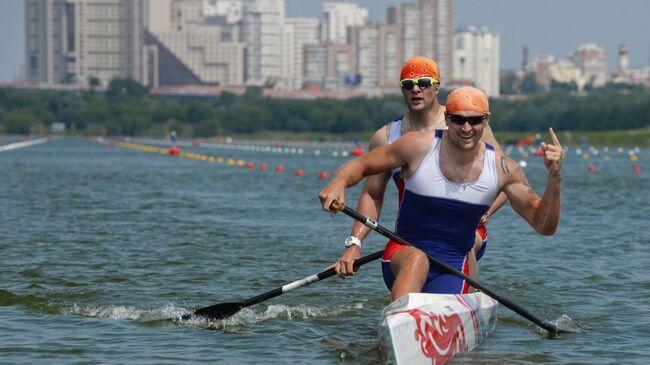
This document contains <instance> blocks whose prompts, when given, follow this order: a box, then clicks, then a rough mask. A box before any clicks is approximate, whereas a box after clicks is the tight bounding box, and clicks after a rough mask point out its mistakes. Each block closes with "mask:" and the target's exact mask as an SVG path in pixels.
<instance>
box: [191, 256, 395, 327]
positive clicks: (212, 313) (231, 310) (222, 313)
mask: <svg viewBox="0 0 650 365" xmlns="http://www.w3.org/2000/svg"><path fill="white" fill-rule="evenodd" d="M383 254H384V251H383V250H381V251H377V252H375V253H373V254H370V255H367V256H364V257H362V258H360V259H358V260H356V261H355V262H354V268H355V269H357V268H359V266H361V265H364V264H367V263H368V262H370V261H374V260H377V259H378V258H380V257H381V256H382V255H383ZM335 274H336V270H334V268H331V269H328V270H325V271H323V272H319V273H318V274H314V275H311V276H307V277H306V278H303V279H300V280H296V281H294V282H291V283H289V284H286V285H283V286H281V287H279V288H275V289H273V290H270V291H268V292H266V293H263V294H260V295H258V296H255V297H252V298H250V299H247V300H245V301H243V302H234V303H221V304H215V305H211V306H209V307H203V308H199V309H197V310H195V311H194V315H199V316H204V317H213V318H218V319H220V318H226V317H230V316H231V315H233V314H235V313H237V312H239V311H240V310H241V309H242V308H246V307H249V306H251V305H254V304H257V303H260V302H263V301H265V300H269V299H271V298H275V297H277V296H278V295H282V294H284V293H287V292H290V291H292V290H294V289H298V288H301V287H303V286H307V285H309V284H311V283H315V282H317V281H320V280H323V279H326V278H329V277H330V276H333V275H335ZM191 317H192V315H191V314H187V315H184V316H182V318H183V319H189V318H191Z"/></svg>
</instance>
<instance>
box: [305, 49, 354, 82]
mask: <svg viewBox="0 0 650 365" xmlns="http://www.w3.org/2000/svg"><path fill="white" fill-rule="evenodd" d="M304 53H305V55H304V70H305V71H304V86H305V87H306V88H307V89H320V90H330V91H342V90H346V89H349V88H352V87H355V86H356V85H357V84H358V80H357V77H356V74H355V65H356V64H357V61H356V58H355V49H354V47H353V46H351V45H348V44H339V43H331V42H328V43H320V44H317V45H305V46H304Z"/></svg>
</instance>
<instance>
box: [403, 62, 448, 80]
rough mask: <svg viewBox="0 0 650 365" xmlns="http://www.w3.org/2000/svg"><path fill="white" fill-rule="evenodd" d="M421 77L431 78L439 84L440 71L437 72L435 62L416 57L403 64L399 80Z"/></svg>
mask: <svg viewBox="0 0 650 365" xmlns="http://www.w3.org/2000/svg"><path fill="white" fill-rule="evenodd" d="M423 76H428V77H433V78H434V79H436V81H438V82H440V71H439V70H438V64H437V63H436V61H434V60H432V59H430V58H427V57H422V56H417V57H413V58H410V59H408V60H406V62H404V66H402V73H401V74H400V76H399V80H400V81H402V80H404V79H415V78H418V77H423Z"/></svg>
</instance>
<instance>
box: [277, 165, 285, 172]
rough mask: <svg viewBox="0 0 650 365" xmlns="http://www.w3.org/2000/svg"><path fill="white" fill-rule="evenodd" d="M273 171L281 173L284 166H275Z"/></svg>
mask: <svg viewBox="0 0 650 365" xmlns="http://www.w3.org/2000/svg"><path fill="white" fill-rule="evenodd" d="M275 171H277V172H282V171H284V166H282V165H277V166H276V167H275Z"/></svg>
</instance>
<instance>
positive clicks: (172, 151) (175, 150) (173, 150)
mask: <svg viewBox="0 0 650 365" xmlns="http://www.w3.org/2000/svg"><path fill="white" fill-rule="evenodd" d="M169 154H170V155H172V156H178V155H180V154H181V150H180V149H179V148H178V147H176V146H171V147H170V148H169Z"/></svg>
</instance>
